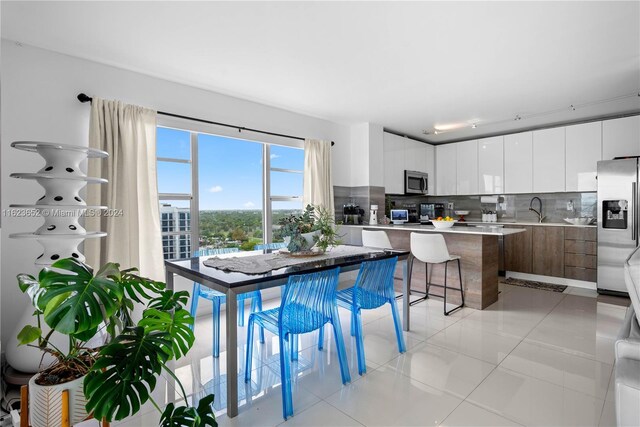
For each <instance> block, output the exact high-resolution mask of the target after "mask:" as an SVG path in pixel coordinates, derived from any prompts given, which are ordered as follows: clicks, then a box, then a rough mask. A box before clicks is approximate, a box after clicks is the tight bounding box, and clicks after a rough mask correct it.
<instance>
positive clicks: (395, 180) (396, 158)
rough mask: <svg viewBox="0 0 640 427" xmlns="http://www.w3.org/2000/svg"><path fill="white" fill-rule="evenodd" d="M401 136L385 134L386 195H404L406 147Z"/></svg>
mask: <svg viewBox="0 0 640 427" xmlns="http://www.w3.org/2000/svg"><path fill="white" fill-rule="evenodd" d="M403 139H404V138H400V137H399V136H396V135H393V134H390V133H386V132H385V133H384V134H383V141H382V144H383V154H384V159H383V165H384V187H385V193H391V194H402V193H404V145H403Z"/></svg>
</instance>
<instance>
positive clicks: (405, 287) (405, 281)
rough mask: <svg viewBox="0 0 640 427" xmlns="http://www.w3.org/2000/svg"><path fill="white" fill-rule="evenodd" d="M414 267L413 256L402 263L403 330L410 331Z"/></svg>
mask: <svg viewBox="0 0 640 427" xmlns="http://www.w3.org/2000/svg"><path fill="white" fill-rule="evenodd" d="M412 267H413V256H411V255H409V257H408V258H407V259H406V260H403V261H402V294H403V295H404V297H403V299H402V329H403V330H404V331H409V320H410V319H409V317H410V316H409V308H410V301H409V300H410V297H409V293H410V292H409V289H411V270H412Z"/></svg>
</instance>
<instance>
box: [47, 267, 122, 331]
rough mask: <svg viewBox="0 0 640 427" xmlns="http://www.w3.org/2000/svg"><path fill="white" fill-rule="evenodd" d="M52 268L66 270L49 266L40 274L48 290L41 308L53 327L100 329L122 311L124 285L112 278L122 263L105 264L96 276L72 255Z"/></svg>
mask: <svg viewBox="0 0 640 427" xmlns="http://www.w3.org/2000/svg"><path fill="white" fill-rule="evenodd" d="M51 267H53V268H56V269H60V270H64V271H65V273H60V272H57V271H53V270H50V269H48V268H45V269H43V270H42V271H41V272H40V276H39V277H38V279H39V280H38V281H39V282H40V286H41V287H42V288H43V289H44V292H43V293H42V294H41V295H40V298H39V299H38V307H39V308H40V309H41V310H42V311H43V312H44V320H45V322H47V324H48V325H49V326H50V327H51V328H52V329H55V330H56V331H58V332H61V333H63V334H68V335H73V334H80V333H82V332H86V331H89V330H92V329H94V328H97V327H98V326H99V325H100V323H101V322H102V321H103V320H104V319H105V318H108V317H109V316H111V315H113V314H114V313H115V312H116V311H117V310H118V308H119V306H120V300H121V299H122V296H123V291H122V287H121V286H120V285H119V284H118V283H116V282H115V281H114V280H113V279H112V278H110V277H109V276H112V275H114V274H119V270H118V264H113V263H109V264H105V266H104V267H102V268H101V269H100V271H98V273H97V274H96V275H95V277H94V275H93V271H92V270H91V268H89V267H88V266H87V265H85V264H83V263H81V262H79V261H77V260H74V259H72V258H65V259H61V260H59V261H56V262H55V263H53V264H52V266H51Z"/></svg>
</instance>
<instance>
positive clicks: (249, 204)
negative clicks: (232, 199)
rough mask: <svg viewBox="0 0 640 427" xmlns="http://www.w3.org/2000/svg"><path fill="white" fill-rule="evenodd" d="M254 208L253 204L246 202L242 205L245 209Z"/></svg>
mask: <svg viewBox="0 0 640 427" xmlns="http://www.w3.org/2000/svg"><path fill="white" fill-rule="evenodd" d="M254 206H255V204H254V203H253V202H247V203H245V204H244V207H245V208H252V207H254Z"/></svg>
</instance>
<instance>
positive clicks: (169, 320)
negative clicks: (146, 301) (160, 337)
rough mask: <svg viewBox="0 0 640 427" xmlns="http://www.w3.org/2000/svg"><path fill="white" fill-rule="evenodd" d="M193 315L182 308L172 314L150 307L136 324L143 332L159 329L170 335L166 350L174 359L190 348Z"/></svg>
mask: <svg viewBox="0 0 640 427" xmlns="http://www.w3.org/2000/svg"><path fill="white" fill-rule="evenodd" d="M191 325H193V317H191V315H190V314H189V312H188V311H187V310H185V309H183V308H181V309H179V310H176V311H175V312H174V313H173V314H172V313H171V312H167V311H160V310H157V309H155V308H150V309H147V310H145V311H144V313H143V314H142V319H141V320H140V322H138V326H142V327H143V328H144V329H145V332H152V331H159V332H166V333H168V334H169V336H170V337H171V342H172V345H171V347H169V348H168V349H167V350H168V351H170V352H171V354H172V355H173V357H174V358H175V359H179V358H181V357H182V356H184V355H185V354H187V352H188V351H189V349H190V348H191V346H192V345H193V341H194V340H195V336H194V334H193V331H192V330H191V327H190V326H191Z"/></svg>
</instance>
